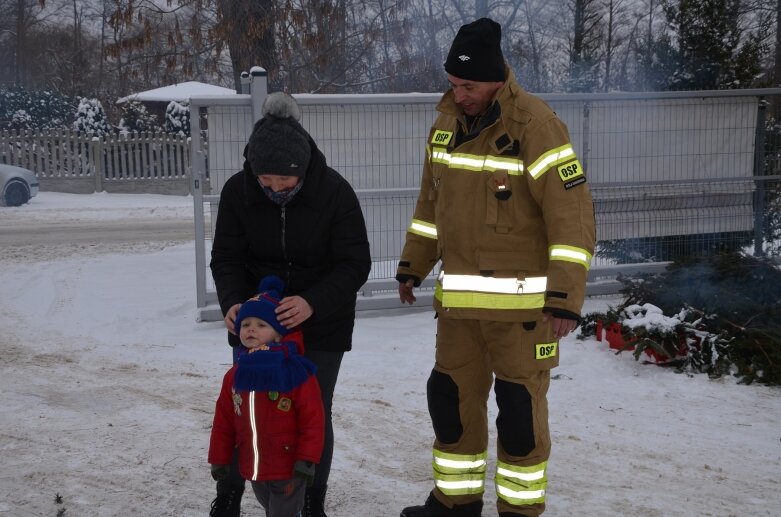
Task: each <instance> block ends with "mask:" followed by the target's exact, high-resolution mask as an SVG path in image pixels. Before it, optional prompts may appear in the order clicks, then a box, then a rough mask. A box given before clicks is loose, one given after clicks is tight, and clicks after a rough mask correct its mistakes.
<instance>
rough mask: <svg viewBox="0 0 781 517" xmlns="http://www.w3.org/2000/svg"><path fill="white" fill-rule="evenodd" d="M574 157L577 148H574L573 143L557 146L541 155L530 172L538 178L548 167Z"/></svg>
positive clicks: (530, 168) (533, 176)
mask: <svg viewBox="0 0 781 517" xmlns="http://www.w3.org/2000/svg"><path fill="white" fill-rule="evenodd" d="M574 157H575V150H574V149H573V148H572V145H571V144H566V145H563V146H561V147H557V148H556V149H552V150H550V151H548V152H547V153H545V154H543V155H542V156H540V158H538V159H537V161H536V162H534V163H533V164H532V165H531V167H529V174H531V175H532V178H534V179H537V177H538V176H540V175H542V173H543V172H545V171H546V170H548V168H550V167H551V166H552V165H554V164H555V163H558V162H560V161H564V160H568V159H570V158H574Z"/></svg>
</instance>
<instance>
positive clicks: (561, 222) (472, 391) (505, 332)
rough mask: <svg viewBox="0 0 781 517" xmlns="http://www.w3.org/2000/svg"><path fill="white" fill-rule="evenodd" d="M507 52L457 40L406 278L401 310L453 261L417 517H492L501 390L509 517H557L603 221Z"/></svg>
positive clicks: (551, 118)
mask: <svg viewBox="0 0 781 517" xmlns="http://www.w3.org/2000/svg"><path fill="white" fill-rule="evenodd" d="M500 40H501V26H500V25H499V24H498V23H496V22H494V21H493V20H490V19H487V18H482V19H479V20H477V21H475V22H473V23H470V24H467V25H464V26H462V27H461V28H460V29H459V31H458V33H457V34H456V37H455V39H454V40H453V43H452V46H451V48H450V52H449V53H448V56H447V61H446V62H445V71H446V72H447V78H448V81H449V82H450V86H451V87H450V89H449V90H448V91H447V92H446V93H445V94H444V95H443V96H442V99H441V100H440V102H439V105H438V106H437V110H438V111H439V115H438V118H437V120H436V122H435V123H434V126H433V127H432V128H431V131H430V133H429V136H428V140H427V142H426V144H427V145H426V153H427V154H426V159H425V164H424V167H423V177H422V180H421V187H420V195H419V198H418V201H417V205H416V208H415V212H414V215H413V219H412V222H411V224H410V226H409V228H408V231H407V237H406V242H405V245H404V249H403V251H402V254H401V258H400V261H399V266H398V271H397V275H396V279H397V280H398V281H399V296H400V298H401V301H402V302H406V303H413V302H414V301H415V296H414V294H413V287H417V286H419V285H420V282H421V280H422V279H423V278H425V277H426V276H427V275H428V274H429V273H430V272H431V271H432V269H433V268H434V266H435V264H436V263H437V262H438V261H441V265H440V270H439V275H438V278H437V282H436V290H435V296H434V308H435V310H436V314H437V318H438V319H437V338H436V363H435V366H434V368H433V370H432V372H431V376H430V377H429V379H428V383H427V396H428V408H429V414H430V416H431V421H432V424H433V427H434V434H435V441H434V451H433V467H434V468H433V470H434V489H433V490H432V492H431V494H430V495H429V497H428V499H427V500H426V502H425V504H424V505H422V506H410V507H407V508H404V510H403V511H402V512H401V517H440V516H442V517H447V516H459V517H479V516H480V514H481V509H482V506H483V501H482V499H483V491H484V486H485V479H486V475H487V468H486V459H487V455H488V423H487V400H488V396H489V390H490V389H491V385H492V383H493V385H494V392H495V395H496V403H497V406H498V410H499V413H498V417H497V419H496V427H497V434H498V440H497V458H496V472H495V473H493V474H494V483H495V487H496V494H497V503H496V504H497V510H498V512H499V515H500V516H501V517H517V516H519V515H525V516H527V517H537V516H538V515H540V514H541V513H542V512H543V511H544V510H545V488H546V483H547V460H548V457H549V454H550V447H551V444H550V434H549V431H548V406H547V398H546V395H547V391H548V386H549V384H550V369H551V368H553V367H554V366H557V365H558V362H559V353H560V349H559V346H558V343H559V339H560V338H562V337H564V336H566V335H568V334H569V333H570V332H572V331H573V330H574V329H575V327H576V326H577V325H578V322H579V320H580V311H581V308H582V305H583V299H584V296H585V286H586V277H587V273H588V268H589V264H590V261H591V258H592V254H593V252H594V242H595V228H594V226H595V223H594V209H593V203H592V200H591V194H590V193H589V189H588V185H587V184H586V176H585V172H584V170H583V167H582V166H581V164H580V162H579V161H578V158H577V156H576V155H575V151H574V149H573V147H572V144H571V143H570V140H569V136H568V132H567V128H566V126H565V125H564V124H563V123H562V122H561V121H560V120H559V119H558V118H557V116H556V114H555V113H553V112H552V111H551V109H550V108H549V107H548V106H547V105H546V104H545V103H544V102H543V101H542V100H540V99H538V98H537V97H534V96H532V95H530V94H528V93H526V92H525V91H524V90H523V89H521V87H520V86H519V85H518V83H517V82H516V81H515V78H514V76H513V74H512V71H511V70H510V69H509V67H508V66H507V65H506V64H505V61H504V57H503V55H502V51H501V45H500ZM494 378H495V379H494Z"/></svg>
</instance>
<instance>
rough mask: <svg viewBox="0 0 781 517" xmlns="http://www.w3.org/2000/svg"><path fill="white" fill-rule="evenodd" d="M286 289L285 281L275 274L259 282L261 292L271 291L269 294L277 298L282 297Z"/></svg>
mask: <svg viewBox="0 0 781 517" xmlns="http://www.w3.org/2000/svg"><path fill="white" fill-rule="evenodd" d="M284 290H285V282H284V281H283V280H282V279H281V278H279V277H278V276H275V275H268V276H266V277H264V278H263V279H262V280H261V281H260V283H259V284H258V292H259V293H262V292H265V291H270V292H269V294H270V295H271V296H272V297H273V298H276V299H279V298H281V295H282V292H283V291H284Z"/></svg>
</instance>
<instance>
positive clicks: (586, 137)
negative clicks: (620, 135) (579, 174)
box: [580, 101, 591, 174]
mask: <svg viewBox="0 0 781 517" xmlns="http://www.w3.org/2000/svg"><path fill="white" fill-rule="evenodd" d="M590 115H591V103H590V102H589V101H586V102H584V103H583V149H582V151H583V152H582V153H581V156H580V159H581V160H582V162H581V165H582V166H583V170H585V171H586V174H588V171H589V168H588V159H589V154H591V153H590V151H591V142H590V140H591V136H590V135H591V118H590Z"/></svg>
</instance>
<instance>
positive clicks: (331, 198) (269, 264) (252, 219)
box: [210, 138, 371, 351]
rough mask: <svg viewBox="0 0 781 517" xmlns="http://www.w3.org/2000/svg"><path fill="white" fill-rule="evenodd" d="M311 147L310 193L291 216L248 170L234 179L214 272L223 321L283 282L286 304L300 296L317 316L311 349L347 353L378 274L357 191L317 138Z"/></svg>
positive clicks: (218, 230)
mask: <svg viewBox="0 0 781 517" xmlns="http://www.w3.org/2000/svg"><path fill="white" fill-rule="evenodd" d="M310 146H311V148H312V157H311V159H310V162H309V168H308V169H307V172H306V176H305V178H304V185H303V187H302V188H301V190H300V191H298V192H297V193H296V194H295V196H294V197H293V198H292V199H291V200H290V201H289V202H288V204H287V206H286V207H285V208H281V207H280V206H278V205H277V204H275V203H273V202H272V201H271V200H269V199H268V197H267V196H266V195H265V194H264V193H263V191H262V189H261V187H260V185H259V184H258V181H257V178H256V177H255V176H254V175H253V174H252V173H251V171H250V167H249V164H248V163H246V162H245V164H244V169H243V170H241V171H240V172H238V173H236V174H234V175H233V176H231V177H230V178H229V179H228V181H227V182H226V183H225V185H224V186H223V188H222V192H221V194H220V204H219V209H218V212H217V223H216V227H215V232H214V240H213V243H212V254H211V264H210V265H211V270H212V276H213V277H214V283H215V286H216V288H217V296H218V298H219V302H220V307H221V309H222V312H223V314H225V313H226V312H227V311H228V309H230V308H231V307H232V306H233V305H235V304H237V303H244V302H245V301H246V300H247V299H248V298H249V297H250V296H252V295H253V294H255V292H256V290H257V288H258V282H259V281H260V279H261V278H263V277H264V276H266V275H269V274H275V275H278V276H279V277H280V278H282V279H284V280H285V285H286V286H287V288H286V289H287V290H286V291H285V293H284V295H285V296H288V295H299V296H301V297H303V298H304V299H305V300H306V301H307V302H309V305H311V306H312V308H313V309H314V313H313V315H312V317H311V318H309V319H308V320H307V321H305V322H304V323H303V324H302V325H301V329H302V330H303V332H304V342H305V344H306V348H307V349H309V350H326V351H347V350H350V349H351V348H352V333H353V326H354V321H355V301H356V293H357V291H358V289H360V287H361V286H362V285H363V284H364V283H365V282H366V279H367V278H368V276H369V270H370V269H371V257H370V254H369V241H368V238H367V235H366V223H365V221H364V218H363V213H362V211H361V206H360V204H359V203H358V198H357V197H356V195H355V192H354V191H353V189H352V187H351V186H350V184H349V183H348V182H347V181H346V180H345V179H344V178H343V177H342V176H340V175H339V173H337V172H336V171H335V170H333V169H331V168H330V167H328V165H327V164H326V161H325V157H324V156H323V154H322V153H321V152H320V151H319V150H318V148H317V146H316V144H315V142H314V141H313V140H312V139H311V138H310ZM229 342H230V344H231V345H232V346H236V345H238V344H239V340H238V337H237V336H234V335H233V334H229Z"/></svg>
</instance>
